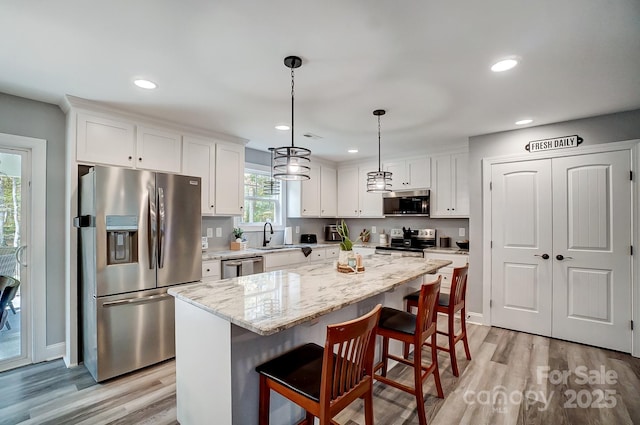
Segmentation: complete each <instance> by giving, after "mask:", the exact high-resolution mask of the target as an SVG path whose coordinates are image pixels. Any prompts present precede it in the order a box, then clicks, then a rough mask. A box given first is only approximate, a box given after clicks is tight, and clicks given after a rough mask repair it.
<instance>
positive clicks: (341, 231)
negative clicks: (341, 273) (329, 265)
mask: <svg viewBox="0 0 640 425" xmlns="http://www.w3.org/2000/svg"><path fill="white" fill-rule="evenodd" d="M336 230H337V231H338V235H340V237H341V238H342V242H340V256H339V257H338V264H343V265H349V266H355V260H356V256H355V255H354V253H353V241H352V240H351V239H350V238H349V227H347V223H345V222H344V220H342V221H341V222H340V223H338V224H337V225H336ZM361 237H362V234H360V236H358V239H360V238H361ZM358 239H356V241H357V240H358ZM350 260H351V262H352V263H353V264H350Z"/></svg>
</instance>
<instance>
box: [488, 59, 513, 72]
mask: <svg viewBox="0 0 640 425" xmlns="http://www.w3.org/2000/svg"><path fill="white" fill-rule="evenodd" d="M517 64H518V60H517V59H513V58H511V59H504V60H501V61H499V62H496V63H494V64H493V66H492V67H491V70H492V71H493V72H503V71H508V70H510V69H511V68H513V67H515V66H516V65H517Z"/></svg>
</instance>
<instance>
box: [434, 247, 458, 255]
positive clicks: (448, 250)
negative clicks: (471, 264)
mask: <svg viewBox="0 0 640 425" xmlns="http://www.w3.org/2000/svg"><path fill="white" fill-rule="evenodd" d="M424 252H437V253H440V254H463V255H469V250H468V249H460V248H439V247H433V248H425V249H424Z"/></svg>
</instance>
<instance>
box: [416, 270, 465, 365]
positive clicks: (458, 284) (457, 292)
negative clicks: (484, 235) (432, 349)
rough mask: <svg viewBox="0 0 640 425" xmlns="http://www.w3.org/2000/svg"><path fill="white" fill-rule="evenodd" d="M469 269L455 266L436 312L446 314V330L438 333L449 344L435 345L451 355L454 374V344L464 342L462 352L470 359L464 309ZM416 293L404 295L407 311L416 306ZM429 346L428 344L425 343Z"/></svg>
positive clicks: (455, 359)
mask: <svg viewBox="0 0 640 425" xmlns="http://www.w3.org/2000/svg"><path fill="white" fill-rule="evenodd" d="M468 271H469V265H468V264H467V265H466V266H464V267H457V268H455V269H453V277H452V278H451V292H450V293H449V294H442V293H441V294H440V298H439V300H438V306H437V312H438V313H443V314H446V315H447V332H444V331H438V334H440V335H444V336H446V337H447V338H448V341H449V344H448V346H447V347H443V346H439V345H437V348H438V350H442V351H446V352H448V353H449V356H450V357H451V368H452V369H453V375H454V376H460V371H459V369H458V361H457V358H456V344H457V343H458V342H460V341H462V343H463V344H464V352H465V354H466V356H467V360H471V352H470V351H469V342H468V340H467V309H466V304H465V300H466V294H467V273H468ZM416 294H417V293H413V294H411V295H408V296H406V297H405V298H406V300H407V311H411V308H412V307H417V303H416ZM457 312H460V328H461V329H460V333H459V334H456V333H455V326H454V325H455V316H456V313H457ZM425 345H427V346H429V345H430V344H428V343H427V344H425Z"/></svg>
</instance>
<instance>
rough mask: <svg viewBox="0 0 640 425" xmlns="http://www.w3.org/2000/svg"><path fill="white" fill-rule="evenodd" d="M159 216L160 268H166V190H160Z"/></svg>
mask: <svg viewBox="0 0 640 425" xmlns="http://www.w3.org/2000/svg"><path fill="white" fill-rule="evenodd" d="M158 216H159V218H160V228H159V235H158V268H160V269H161V268H163V267H164V240H165V223H166V217H165V208H164V189H163V188H161V187H159V188H158Z"/></svg>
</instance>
